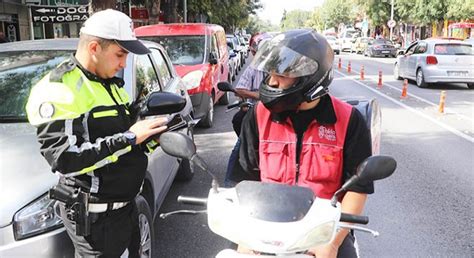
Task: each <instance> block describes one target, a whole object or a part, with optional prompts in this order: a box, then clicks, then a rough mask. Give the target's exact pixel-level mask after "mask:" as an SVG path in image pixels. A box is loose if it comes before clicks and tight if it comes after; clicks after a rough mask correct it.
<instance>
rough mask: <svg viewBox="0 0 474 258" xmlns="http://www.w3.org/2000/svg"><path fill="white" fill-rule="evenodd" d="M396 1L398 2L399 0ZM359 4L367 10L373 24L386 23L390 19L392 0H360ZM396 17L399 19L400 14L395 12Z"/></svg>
mask: <svg viewBox="0 0 474 258" xmlns="http://www.w3.org/2000/svg"><path fill="white" fill-rule="evenodd" d="M394 1H395V2H397V3H396V4H398V0H394ZM401 1H404V0H401ZM412 1H413V0H412ZM358 4H359V5H360V6H361V7H362V9H363V10H364V11H365V13H366V15H367V17H368V18H369V19H370V20H371V21H372V24H375V25H377V24H379V25H380V24H386V23H387V21H388V20H390V12H391V8H392V5H391V0H358ZM394 6H395V5H394ZM394 9H395V8H394ZM394 19H395V20H398V15H397V14H396V13H395V12H394Z"/></svg>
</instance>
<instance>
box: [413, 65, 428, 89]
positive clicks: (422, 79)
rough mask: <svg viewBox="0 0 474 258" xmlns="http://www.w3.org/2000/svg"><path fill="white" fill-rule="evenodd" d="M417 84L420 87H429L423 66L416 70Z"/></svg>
mask: <svg viewBox="0 0 474 258" xmlns="http://www.w3.org/2000/svg"><path fill="white" fill-rule="evenodd" d="M416 86H418V87H420V88H426V87H428V83H426V82H425V77H424V75H423V70H422V69H421V68H418V70H417V71H416Z"/></svg>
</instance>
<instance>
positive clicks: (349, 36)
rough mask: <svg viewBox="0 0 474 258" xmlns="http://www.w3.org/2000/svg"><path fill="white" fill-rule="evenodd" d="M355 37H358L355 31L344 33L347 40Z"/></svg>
mask: <svg viewBox="0 0 474 258" xmlns="http://www.w3.org/2000/svg"><path fill="white" fill-rule="evenodd" d="M357 36H359V32H358V31H356V30H354V31H350V30H348V31H347V32H346V37H347V38H356V37H357Z"/></svg>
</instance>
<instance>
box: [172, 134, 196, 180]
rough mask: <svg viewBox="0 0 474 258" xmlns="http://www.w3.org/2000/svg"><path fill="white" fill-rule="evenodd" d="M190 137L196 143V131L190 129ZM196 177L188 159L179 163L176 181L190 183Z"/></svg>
mask: <svg viewBox="0 0 474 258" xmlns="http://www.w3.org/2000/svg"><path fill="white" fill-rule="evenodd" d="M188 136H189V137H190V138H191V139H192V140H193V141H194V130H193V128H192V127H191V128H189V131H188ZM193 177H194V171H193V170H192V169H191V163H190V162H189V160H188V159H182V160H181V162H180V163H179V168H178V174H177V175H176V180H178V181H189V180H191V179H192V178H193Z"/></svg>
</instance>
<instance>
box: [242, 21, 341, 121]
mask: <svg viewBox="0 0 474 258" xmlns="http://www.w3.org/2000/svg"><path fill="white" fill-rule="evenodd" d="M333 61H334V53H333V50H332V49H331V47H330V45H329V43H328V42H327V41H326V39H325V38H324V37H323V36H321V35H320V34H318V33H316V32H315V31H314V30H311V29H298V30H290V31H286V32H284V33H281V34H279V35H277V36H275V37H274V38H272V39H271V40H270V41H268V42H267V43H266V44H265V45H264V46H263V47H262V48H261V49H259V51H258V52H257V54H256V55H255V58H254V60H253V61H252V64H251V66H252V67H254V68H255V69H257V70H260V71H263V72H264V73H267V74H276V75H280V76H284V77H289V78H297V81H296V83H295V84H294V85H293V86H291V87H290V88H288V89H278V88H274V87H272V86H269V85H268V78H269V77H267V79H265V80H264V81H263V82H262V84H261V85H260V89H259V94H260V100H261V101H262V103H263V104H264V105H265V107H267V108H268V109H269V110H270V111H271V112H272V113H281V112H285V111H294V110H296V109H297V108H298V106H299V104H301V103H302V102H304V101H307V102H310V101H313V100H316V99H318V98H320V97H321V96H323V95H326V94H327V92H328V87H329V84H330V83H331V81H332V77H333V74H332V66H333Z"/></svg>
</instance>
